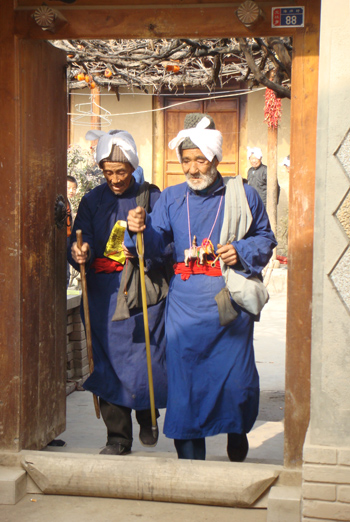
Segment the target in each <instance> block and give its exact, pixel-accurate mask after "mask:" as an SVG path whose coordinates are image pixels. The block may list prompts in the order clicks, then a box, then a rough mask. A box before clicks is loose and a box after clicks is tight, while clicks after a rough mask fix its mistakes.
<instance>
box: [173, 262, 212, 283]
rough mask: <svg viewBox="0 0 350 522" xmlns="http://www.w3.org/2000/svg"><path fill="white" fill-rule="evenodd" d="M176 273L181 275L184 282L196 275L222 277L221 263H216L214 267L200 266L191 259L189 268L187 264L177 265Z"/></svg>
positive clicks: (175, 267) (175, 266)
mask: <svg viewBox="0 0 350 522" xmlns="http://www.w3.org/2000/svg"><path fill="white" fill-rule="evenodd" d="M209 263H210V261H209ZM174 272H175V274H181V279H183V281H187V279H189V278H190V276H191V275H194V274H204V275H207V276H211V277H219V276H222V272H221V268H220V261H216V263H215V266H214V267H213V266H211V265H210V264H206V265H200V264H199V263H197V261H195V260H192V259H191V260H190V262H189V265H188V266H186V265H185V263H175V265H174Z"/></svg>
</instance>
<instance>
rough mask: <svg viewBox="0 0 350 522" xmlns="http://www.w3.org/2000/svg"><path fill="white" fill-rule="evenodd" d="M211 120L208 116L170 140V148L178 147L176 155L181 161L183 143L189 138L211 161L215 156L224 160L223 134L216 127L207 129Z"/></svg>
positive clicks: (219, 159)
mask: <svg viewBox="0 0 350 522" xmlns="http://www.w3.org/2000/svg"><path fill="white" fill-rule="evenodd" d="M208 125H210V120H209V119H208V118H207V117H204V118H202V119H201V120H200V121H199V122H198V123H197V125H196V127H192V128H190V129H183V130H181V131H180V132H179V134H178V135H177V136H176V138H174V139H173V140H171V141H170V143H169V147H170V149H172V150H173V149H176V155H177V158H178V160H179V162H180V163H181V161H182V159H181V144H182V142H183V141H184V140H185V139H186V138H189V139H190V140H191V141H192V143H194V144H195V145H196V146H197V147H198V148H199V149H200V150H201V152H202V153H203V154H204V156H205V157H206V158H207V160H209V161H213V159H214V157H216V158H217V160H218V161H219V162H220V161H221V160H222V134H221V132H220V131H218V130H216V129H207V127H208Z"/></svg>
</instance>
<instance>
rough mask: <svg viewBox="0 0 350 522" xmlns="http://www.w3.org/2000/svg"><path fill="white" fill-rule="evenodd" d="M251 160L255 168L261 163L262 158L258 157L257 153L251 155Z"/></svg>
mask: <svg viewBox="0 0 350 522" xmlns="http://www.w3.org/2000/svg"><path fill="white" fill-rule="evenodd" d="M249 161H250V164H251V166H252V167H253V169H257V168H258V167H260V165H261V159H259V158H257V157H256V156H255V154H252V155H251V156H250V158H249Z"/></svg>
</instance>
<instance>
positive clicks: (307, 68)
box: [0, 0, 320, 467]
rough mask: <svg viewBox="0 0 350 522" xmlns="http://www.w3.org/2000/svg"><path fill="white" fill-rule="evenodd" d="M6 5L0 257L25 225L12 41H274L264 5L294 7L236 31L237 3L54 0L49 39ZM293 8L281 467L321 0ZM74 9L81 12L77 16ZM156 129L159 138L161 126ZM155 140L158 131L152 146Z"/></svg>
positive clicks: (305, 398) (15, 271) (307, 299)
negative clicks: (58, 22) (55, 24)
mask: <svg viewBox="0 0 350 522" xmlns="http://www.w3.org/2000/svg"><path fill="white" fill-rule="evenodd" d="M14 1H15V0H2V2H1V6H0V47H1V50H2V57H1V60H0V85H1V91H2V93H3V100H2V101H3V106H4V107H5V111H3V119H2V127H3V129H6V132H5V133H4V136H3V137H2V140H1V143H0V165H1V171H0V172H1V179H2V183H3V186H4V187H9V186H11V190H6V191H5V193H4V195H3V209H2V212H3V215H6V216H12V221H11V222H9V221H8V220H7V221H6V225H7V227H6V228H5V227H2V230H1V239H2V247H3V248H4V249H5V250H7V251H9V249H11V248H12V249H13V248H14V245H17V247H15V248H17V249H18V248H19V241H20V237H21V236H20V225H21V221H23V219H24V217H23V216H22V215H21V213H20V208H21V201H20V179H21V172H20V155H19V154H20V153H19V148H18V147H17V143H19V139H20V129H19V118H18V114H19V113H18V107H19V92H20V91H19V75H20V71H19V62H18V39H21V38H24V39H41V40H46V39H74V38H86V39H89V38H94V39H98V38H100V39H103V38H105V39H108V38H111V39H113V38H115V37H116V35H118V38H159V37H164V38H176V37H193V31H194V24H193V20H195V28H196V35H195V36H196V38H198V37H208V38H210V37H215V38H216V37H227V36H230V35H234V36H235V37H239V36H242V37H251V36H253V35H254V34H255V35H256V34H258V35H259V36H273V35H278V36H280V35H281V30H279V29H273V28H272V27H271V8H272V7H280V6H284V5H285V6H286V5H291V4H293V5H294V1H289V2H286V1H284V0H281V1H276V2H265V1H262V2H259V6H260V7H261V9H262V10H263V12H264V18H263V19H262V20H261V22H259V23H258V24H257V25H256V26H255V27H254V29H253V30H252V29H249V28H247V27H245V26H244V25H242V24H241V23H240V22H239V21H238V19H237V17H236V10H237V8H238V6H239V5H240V4H241V2H235V3H232V2H229V3H222V2H220V1H219V0H208V2H207V3H206V4H202V3H201V2H200V0H184V2H182V3H181V5H179V6H174V4H171V5H168V4H167V3H166V2H165V1H164V0H163V1H162V0H133V1H131V2H130V4H132V5H129V6H128V7H125V2H122V1H119V2H118V1H116V0H101V1H99V0H77V1H76V4H72V5H67V4H64V6H62V3H61V2H60V1H59V0H53V1H52V2H50V7H51V6H52V7H54V8H55V9H56V10H57V11H59V12H60V13H61V14H62V15H63V16H64V18H65V19H66V24H65V25H63V26H61V27H60V28H59V29H58V30H57V32H56V33H54V34H53V33H49V32H48V31H42V30H41V28H40V27H38V26H37V25H36V23H35V22H34V20H33V18H32V15H33V12H34V10H35V8H37V7H39V6H41V4H42V0H17V1H16V5H17V8H16V9H14ZM116 4H117V5H116ZM155 4H157V5H155ZM196 4H197V5H196ZM302 4H303V5H304V6H305V27H303V28H296V29H294V28H290V29H286V30H283V35H286V36H289V35H290V36H293V39H294V40H293V47H294V56H293V78H292V101H291V151H290V153H291V158H292V164H291V169H290V205H289V252H288V254H289V270H288V316H287V357H286V368H287V370H286V407H285V465H286V466H288V467H299V466H300V465H301V462H302V447H303V443H304V437H305V433H306V429H307V426H308V422H309V411H310V352H311V303H312V258H313V227H314V223H313V220H314V185H315V157H316V116H317V91H318V46H319V30H320V0H305V1H304V2H302ZM82 6H85V8H84V9H82ZM89 6H90V7H91V8H89ZM98 6H100V7H98ZM43 74H44V71H43ZM38 81H39V79H38ZM158 123H159V122H158ZM301 130H302V132H301ZM158 131H159V133H161V132H162V128H161V125H160V124H159V125H158ZM163 131H164V129H163ZM160 136H161V135H160V134H158V138H155V141H156V140H157V139H160ZM156 177H157V176H156ZM155 181H157V179H156V180H155ZM2 264H3V267H2V268H3V270H2V272H3V273H6V274H7V276H6V280H4V281H5V284H4V287H3V291H2V298H3V305H2V308H3V310H2V311H3V324H2V326H1V329H0V337H1V338H2V339H3V340H5V341H2V346H1V347H0V349H1V351H0V353H1V356H2V358H3V360H6V361H9V359H10V358H11V360H13V367H12V368H11V371H10V372H9V373H8V374H7V375H4V381H3V387H4V389H5V391H6V394H7V401H6V403H5V404H4V403H0V406H1V409H0V412H1V418H5V416H6V415H11V414H13V412H18V404H19V400H20V398H19V381H20V378H21V368H20V350H21V338H20V334H19V333H17V332H18V325H19V324H20V322H21V317H20V312H19V306H18V305H19V301H20V298H21V274H20V256H19V254H18V256H17V257H16V256H15V257H14V258H13V259H10V260H9V261H7V260H3V261H2ZM63 290H64V289H63ZM5 303H6V306H5ZM11 329H12V330H11ZM12 334H13V335H12ZM0 342H1V341H0ZM1 418H0V421H1ZM16 419H17V417H16ZM0 431H1V426H0ZM6 441H7V442H6V443H5V448H4V449H12V450H15V451H17V450H18V449H21V448H20V445H19V443H18V419H17V420H16V421H15V422H14V424H13V428H12V429H11V430H10V432H9V433H7V438H6Z"/></svg>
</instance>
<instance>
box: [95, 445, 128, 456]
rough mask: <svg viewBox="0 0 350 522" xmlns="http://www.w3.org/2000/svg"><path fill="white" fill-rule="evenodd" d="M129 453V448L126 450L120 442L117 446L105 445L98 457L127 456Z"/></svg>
mask: <svg viewBox="0 0 350 522" xmlns="http://www.w3.org/2000/svg"><path fill="white" fill-rule="evenodd" d="M129 453H131V448H126V447H125V446H123V444H120V442H117V444H107V446H105V447H104V448H103V449H102V450H101V451H100V455H128V454H129Z"/></svg>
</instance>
